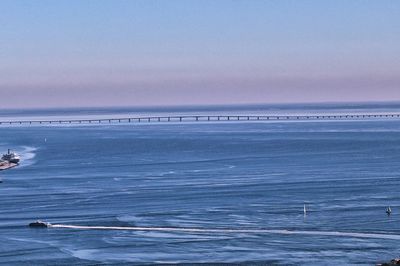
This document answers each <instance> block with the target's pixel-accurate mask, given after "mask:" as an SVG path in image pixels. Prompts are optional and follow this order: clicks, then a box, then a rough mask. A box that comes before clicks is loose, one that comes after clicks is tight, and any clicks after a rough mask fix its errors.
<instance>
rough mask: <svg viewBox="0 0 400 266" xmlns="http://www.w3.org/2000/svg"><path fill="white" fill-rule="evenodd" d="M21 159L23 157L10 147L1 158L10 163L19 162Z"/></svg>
mask: <svg viewBox="0 0 400 266" xmlns="http://www.w3.org/2000/svg"><path fill="white" fill-rule="evenodd" d="M20 159H21V158H20V157H19V155H18V154H16V153H15V152H11V150H10V149H8V151H7V153H6V154H3V156H2V157H1V160H3V161H8V162H10V163H19V161H20Z"/></svg>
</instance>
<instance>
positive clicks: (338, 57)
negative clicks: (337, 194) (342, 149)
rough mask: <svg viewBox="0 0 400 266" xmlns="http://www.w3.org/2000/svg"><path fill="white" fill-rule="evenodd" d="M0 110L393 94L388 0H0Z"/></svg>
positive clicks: (399, 58)
mask: <svg viewBox="0 0 400 266" xmlns="http://www.w3.org/2000/svg"><path fill="white" fill-rule="evenodd" d="M0 12H1V15H0V109H5V108H36V107H39V108H46V107H79V106H88V107H92V106H93V107H97V106H153V105H154V106H163V105H214V104H247V103H250V104H251V103H302V102H363V101H400V1H397V0H391V1H388V0H375V1H371V0H352V1H348V0H335V1H329V0H315V1H311V0H302V1H298V0H264V1H261V0H242V1H241V0H212V1H209V0H197V1H195V0H180V1H179V0H168V1H167V0H162V1H161V0H160V1H154V0H129V1H128V0H127V1H125V0H107V1H106V0H79V1H74V0H66V1H65V0H57V1H53V0H48V1H46V0H31V1H23V0H0Z"/></svg>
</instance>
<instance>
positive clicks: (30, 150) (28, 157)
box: [18, 146, 37, 166]
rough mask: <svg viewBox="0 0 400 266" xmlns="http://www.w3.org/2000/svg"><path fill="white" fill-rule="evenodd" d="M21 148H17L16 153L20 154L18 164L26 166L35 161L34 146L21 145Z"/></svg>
mask: <svg viewBox="0 0 400 266" xmlns="http://www.w3.org/2000/svg"><path fill="white" fill-rule="evenodd" d="M22 149H23V150H19V151H18V153H19V154H20V155H21V163H20V166H28V165H32V164H34V163H35V161H34V158H35V156H36V153H35V151H36V150H37V149H36V148H35V147H28V146H23V147H22Z"/></svg>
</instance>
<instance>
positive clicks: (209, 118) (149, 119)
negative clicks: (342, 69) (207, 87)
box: [0, 113, 400, 125]
mask: <svg viewBox="0 0 400 266" xmlns="http://www.w3.org/2000/svg"><path fill="white" fill-rule="evenodd" d="M371 119H373V120H382V119H391V120H399V119H400V113H393V114H334V115H228V114H226V115H174V116H141V117H123V118H85V119H78V118H76V119H49V120H40V119H38V120H5V121H0V125H57V124H58V125H60V124H111V123H154V122H164V123H166V122H170V123H171V122H175V123H177V122H216V121H236V122H237V121H243V122H244V121H253V122H257V121H259V122H266V121H270V122H273V121H275V122H276V121H320V120H333V121H335V120H337V121H342V120H371Z"/></svg>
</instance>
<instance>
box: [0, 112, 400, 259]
mask: <svg viewBox="0 0 400 266" xmlns="http://www.w3.org/2000/svg"><path fill="white" fill-rule="evenodd" d="M40 115H43V114H40ZM0 134H1V136H0V149H1V151H6V149H7V148H13V149H15V150H16V151H17V152H19V153H20V154H21V155H22V159H23V161H22V164H21V165H20V166H19V167H17V168H15V169H13V170H9V171H3V172H0V176H1V177H2V179H3V183H1V184H0V191H1V193H0V217H1V218H0V263H3V264H6V265H12V264H15V265H21V264H22V265H24V264H25V265H31V264H33V265H71V264H83V265H96V264H123V263H126V264H153V263H178V262H181V263H192V262H202V263H214V262H232V263H233V262H235V263H236V262H241V263H253V264H262V265H263V264H277V265H299V264H300V265H301V264H307V265H310V264H312V265H352V264H361V265H373V264H375V263H377V262H379V261H385V260H390V259H392V258H394V257H396V256H398V255H399V251H400V246H399V240H400V193H399V191H398V188H399V185H400V121H396V120H392V121H357V122H352V121H342V122H334V121H329V122H281V123H246V122H244V123H236V122H227V123H210V124H201V123H198V124H196V123H192V124H152V125H150V124H149V125H132V124H131V125H101V126H94V125H93V126H59V127H57V126H43V127H18V126H17V127H4V126H3V127H1V128H0ZM304 204H306V206H307V209H308V213H307V216H306V217H304V215H303V205H304ZM389 205H390V206H391V207H392V210H393V214H392V215H391V216H390V217H388V216H386V214H385V208H386V207H387V206H389ZM35 219H43V220H45V221H48V222H51V223H54V224H67V225H89V226H91V225H93V226H111V227H112V226H122V227H125V226H127V227H135V226H140V227H142V226H143V227H150V228H159V227H174V228H200V229H202V230H203V231H201V232H190V231H171V230H168V229H166V230H164V231H152V230H150V231H132V230H82V229H70V228H48V229H31V228H29V227H27V224H28V223H29V222H31V221H33V220H35ZM207 229H211V230H210V231H207ZM214 229H218V230H219V231H213V230H214ZM242 229H247V231H244V232H243V231H235V230H242ZM259 229H261V230H259ZM262 230H265V231H262ZM268 230H290V232H292V233H284V232H282V231H277V232H269V231H268ZM304 231H306V232H305V233H304ZM313 232H314V233H315V234H313ZM321 232H330V233H328V234H324V233H321ZM333 232H338V233H333ZM341 232H342V233H344V234H341ZM348 233H350V234H348ZM366 234H375V235H373V236H372V237H370V236H368V235H366Z"/></svg>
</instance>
